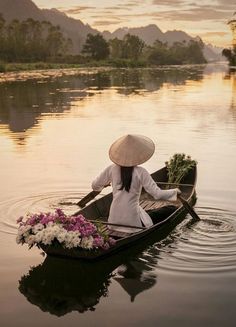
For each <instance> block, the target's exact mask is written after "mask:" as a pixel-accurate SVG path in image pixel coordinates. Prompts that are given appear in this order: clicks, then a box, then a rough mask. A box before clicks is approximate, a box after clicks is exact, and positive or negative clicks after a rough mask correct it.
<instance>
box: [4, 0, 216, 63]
mask: <svg viewBox="0 0 236 327" xmlns="http://www.w3.org/2000/svg"><path fill="white" fill-rule="evenodd" d="M0 13H2V15H3V17H4V19H5V20H6V21H7V22H9V21H11V20H13V19H18V20H25V19H27V18H33V19H35V20H40V21H43V20H48V21H50V22H51V23H52V24H53V25H60V27H61V30H62V31H63V33H64V34H65V36H66V37H69V38H70V39H71V40H72V42H73V53H78V52H79V51H81V49H82V46H83V44H84V42H85V39H86V36H87V34H88V33H92V34H96V33H100V32H99V31H98V30H96V29H94V28H92V27H91V26H89V25H88V24H84V23H83V22H82V21H81V20H79V19H74V18H71V17H68V16H67V15H66V14H64V13H63V12H61V11H59V10H57V9H50V10H49V9H39V8H38V7H37V6H36V5H35V4H34V2H33V1H31V0H0ZM127 33H130V34H133V35H137V36H138V37H140V38H141V39H142V40H143V41H144V42H145V43H146V44H148V45H152V44H153V42H155V41H156V40H159V41H161V42H167V43H168V44H170V45H171V44H173V43H174V42H182V41H186V42H188V41H189V40H191V39H193V40H195V39H196V38H192V37H191V36H190V35H188V34H187V33H185V32H184V31H176V30H173V31H167V32H165V33H164V32H162V31H161V30H160V28H159V27H158V26H156V25H154V24H151V25H148V26H144V27H136V28H125V27H124V28H119V29H117V30H116V31H114V32H113V33H111V32H108V31H104V32H102V33H101V34H102V35H103V36H104V38H105V39H107V40H109V39H111V38H115V37H117V38H119V39H122V38H123V37H124V35H125V34H127ZM219 53H221V50H219V49H217V48H214V47H213V46H211V45H205V47H204V55H205V58H206V59H207V60H208V61H214V60H220V59H221V55H220V54H219Z"/></svg>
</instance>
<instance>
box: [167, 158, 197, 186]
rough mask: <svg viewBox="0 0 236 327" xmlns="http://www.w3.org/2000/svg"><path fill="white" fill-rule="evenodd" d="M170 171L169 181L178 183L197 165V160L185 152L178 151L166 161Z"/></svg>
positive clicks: (168, 171)
mask: <svg viewBox="0 0 236 327" xmlns="http://www.w3.org/2000/svg"><path fill="white" fill-rule="evenodd" d="M165 165H166V168H167V173H168V183H175V184H178V183H180V182H181V180H182V179H183V178H184V177H185V176H186V175H187V174H188V172H189V171H190V170H191V169H193V168H194V167H195V166H196V165H197V161H195V160H192V159H191V157H190V156H186V155H185V154H184V153H176V154H174V155H173V157H172V158H170V160H169V161H167V162H166V163H165Z"/></svg>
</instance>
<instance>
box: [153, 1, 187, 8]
mask: <svg viewBox="0 0 236 327" xmlns="http://www.w3.org/2000/svg"><path fill="white" fill-rule="evenodd" d="M152 4H153V5H157V6H168V7H172V6H173V5H174V6H176V5H182V4H186V1H185V0H175V1H173V0H153V1H152Z"/></svg>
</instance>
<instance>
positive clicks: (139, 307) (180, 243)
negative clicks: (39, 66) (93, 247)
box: [0, 64, 236, 327]
mask: <svg viewBox="0 0 236 327" xmlns="http://www.w3.org/2000/svg"><path fill="white" fill-rule="evenodd" d="M41 74H43V73H41ZM36 75H37V74H36ZM36 75H35V78H32V79H30V80H27V76H25V75H24V74H23V75H22V76H21V77H19V76H18V77H17V78H18V79H19V78H20V79H21V80H20V81H19V80H18V81H16V80H14V78H12V77H11V78H10V79H8V82H5V83H1V84H0V181H1V192H0V234H1V248H0V251H1V265H0V273H1V284H0V287H3V290H4V291H3V292H0V301H2V302H1V303H3V305H2V306H1V311H0V316H1V320H2V321H1V322H2V325H4V326H11V327H15V326H17V327H21V326H26V325H30V324H34V325H35V326H41V325H45V326H47V325H53V324H55V317H53V315H57V316H63V315H64V316H63V317H61V319H60V320H58V319H57V322H56V323H57V325H58V327H59V326H64V325H65V324H66V323H67V322H68V323H69V325H70V326H77V325H78V323H79V324H80V325H81V326H88V325H89V326H90V325H91V326H92V325H93V324H94V322H96V326H104V325H106V322H107V321H110V320H109V319H111V318H112V319H113V321H114V324H113V325H114V326H120V325H125V324H126V323H127V317H126V316H125V315H124V314H123V313H124V310H125V309H127V310H129V313H130V315H131V314H132V317H133V318H132V319H133V324H135V325H136V326H141V325H143V323H144V319H145V322H147V326H154V325H156V322H157V321H160V325H165V326H167V327H169V326H173V325H174V324H175V325H177V326H183V325H191V326H192V327H195V326H199V324H201V323H202V319H203V318H204V321H205V324H206V325H209V326H210V325H211V324H212V325H213V324H214V326H217V327H218V326H222V325H227V324H224V322H225V321H226V322H228V317H229V315H233V314H234V307H232V304H233V303H234V302H233V301H234V299H235V296H236V294H235V289H234V288H232V285H235V271H236V236H235V235H236V233H235V231H236V225H235V222H236V219H235V216H236V206H235V197H236V188H235V185H236V174H235V165H236V156H235V153H236V124H235V122H236V110H235V108H236V98H235V95H236V75H235V72H228V70H227V66H224V65H218V64H217V65H208V66H206V67H202V66H192V67H191V66H189V67H164V68H162V69H153V70H150V69H135V70H132V69H119V70H117V69H109V70H108V69H106V70H99V71H97V70H96V71H92V70H89V71H80V72H79V73H78V72H77V71H76V70H74V71H73V72H70V74H67V73H66V74H64V72H60V73H59V72H58V71H57V72H50V74H49V72H45V73H44V74H43V75H44V76H39V75H38V77H37V76H36ZM1 78H2V77H1V76H0V79H1ZM126 133H136V134H145V135H147V136H149V137H151V138H152V139H153V140H154V142H155V144H156V145H157V147H156V149H157V150H156V152H155V154H154V155H153V157H152V158H151V160H149V161H148V162H147V163H145V165H144V166H145V168H147V169H148V170H149V171H150V172H153V171H156V170H157V169H158V168H160V167H162V166H163V164H164V162H165V161H166V160H168V159H169V158H170V156H171V155H172V154H174V153H176V152H184V153H187V154H190V155H191V156H192V157H193V158H195V159H196V160H197V161H198V181H197V194H198V199H197V204H196V205H197V207H196V210H197V213H198V215H199V216H200V217H201V221H199V222H193V221H192V219H191V217H189V215H188V216H187V218H186V219H185V220H183V221H182V222H179V223H180V224H178V226H170V229H168V230H166V231H163V233H162V234H161V235H160V234H156V235H153V237H152V238H151V239H148V242H140V243H141V244H138V245H137V247H136V246H135V250H134V249H133V250H132V251H131V250H130V254H129V251H125V252H124V254H123V255H122V254H121V255H120V256H117V257H116V258H114V257H112V258H111V259H110V260H105V261H104V262H97V263H95V264H93V263H92V264H91V265H90V264H86V263H80V262H71V261H66V260H61V259H52V258H46V259H45V260H44V262H43V263H42V258H41V256H40V255H39V253H40V252H39V250H38V249H32V250H31V251H27V248H26V247H19V246H18V245H16V244H15V234H16V219H17V218H18V217H19V216H21V215H25V214H27V212H36V211H51V210H52V211H54V209H55V208H56V207H60V208H62V209H63V210H64V211H65V212H66V213H68V214H70V213H73V212H75V211H77V206H75V205H74V203H76V202H78V200H79V199H80V198H81V197H82V196H83V195H85V194H87V193H88V192H89V191H90V190H91V189H90V185H91V180H92V179H93V178H94V177H95V176H96V175H97V174H98V173H99V172H100V171H101V170H102V169H103V168H104V167H105V166H106V165H107V164H109V163H110V161H109V158H108V155H107V150H108V148H109V146H110V144H111V143H112V142H113V141H114V139H116V138H118V137H119V136H121V135H122V134H126ZM106 192H109V190H106V191H105V193H106ZM31 265H34V268H32V269H30V270H29V267H30V266H31ZM27 271H29V272H28V273H27V274H26V272H27ZM20 276H22V277H21V278H20ZM78 276H79V278H78ZM19 278H20V285H19V289H20V291H21V292H22V294H24V296H25V297H26V298H27V299H28V301H22V294H20V293H19V291H18V289H17V287H16V281H17V280H19ZM180 293H181V296H180ZM193 294H194V296H193ZM209 299H210V300H209ZM132 301H133V302H134V303H131V302H132ZM29 302H30V303H33V304H35V305H36V306H38V307H40V308H41V310H35V309H37V308H35V306H32V305H30V303H29ZM150 303H151V304H152V305H150ZM153 303H155V305H153ZM230 305H231V307H230ZM196 307H198V308H199V312H201V317H200V318H201V320H199V319H200V318H199V313H197V314H196V310H195V309H196ZM9 308H14V309H11V310H14V314H12V311H10V309H9ZM97 308H99V310H97ZM181 308H182V309H181ZM95 309H96V310H95ZM17 310H18V311H17ZM90 310H95V312H94V311H93V313H92V315H90V313H91V312H90ZM43 311H46V312H50V313H52V315H48V314H44V312H43ZM22 312H24V313H25V314H24V315H23V314H22ZM69 312H71V314H68V315H67V313H69ZM72 312H84V314H83V315H79V319H80V321H79V322H78V320H77V318H76V319H75V320H73V318H74V315H73V313H72ZM147 312H148V314H147ZM101 313H102V314H101ZM111 313H112V317H111V316H110V315H111ZM76 317H78V316H76ZM104 317H105V318H104ZM167 317H168V319H167ZM53 319H54V320H53ZM63 319H64V320H63ZM185 319H186V320H185ZM19 321H21V322H19ZM232 321H233V320H232ZM228 326H229V325H227V327H228Z"/></svg>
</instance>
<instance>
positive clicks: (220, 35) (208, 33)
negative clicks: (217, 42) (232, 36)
mask: <svg viewBox="0 0 236 327" xmlns="http://www.w3.org/2000/svg"><path fill="white" fill-rule="evenodd" d="M226 35H228V33H226V32H206V33H201V36H202V37H214V36H216V37H225V36H226Z"/></svg>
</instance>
